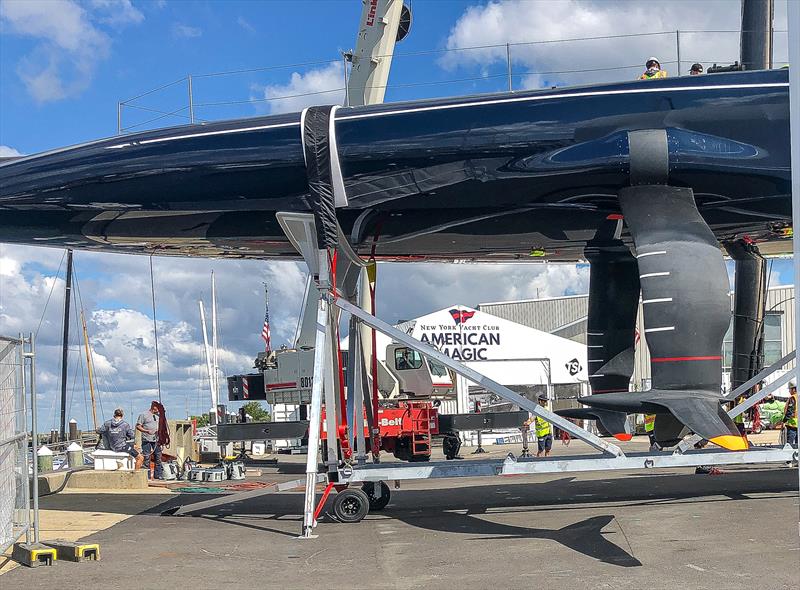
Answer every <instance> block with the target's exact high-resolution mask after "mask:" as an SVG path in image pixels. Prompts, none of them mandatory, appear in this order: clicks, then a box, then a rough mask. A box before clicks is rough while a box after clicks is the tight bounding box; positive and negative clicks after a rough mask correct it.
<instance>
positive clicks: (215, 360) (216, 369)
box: [211, 270, 219, 411]
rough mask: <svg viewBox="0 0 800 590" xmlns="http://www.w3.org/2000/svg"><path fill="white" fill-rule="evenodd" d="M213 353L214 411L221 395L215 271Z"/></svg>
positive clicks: (213, 285)
mask: <svg viewBox="0 0 800 590" xmlns="http://www.w3.org/2000/svg"><path fill="white" fill-rule="evenodd" d="M211 353H212V354H213V355H214V356H213V357H212V361H213V362H212V365H213V369H214V381H213V387H214V392H213V394H212V400H213V402H214V411H216V409H217V396H218V395H219V362H218V357H217V282H216V280H215V279H214V271H213V270H212V271H211Z"/></svg>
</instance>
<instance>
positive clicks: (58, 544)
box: [44, 539, 100, 562]
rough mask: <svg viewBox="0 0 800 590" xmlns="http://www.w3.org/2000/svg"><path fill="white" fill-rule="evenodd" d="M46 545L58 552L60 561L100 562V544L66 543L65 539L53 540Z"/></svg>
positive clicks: (46, 542)
mask: <svg viewBox="0 0 800 590" xmlns="http://www.w3.org/2000/svg"><path fill="white" fill-rule="evenodd" d="M44 544H45V545H47V546H48V547H52V548H53V549H55V550H56V555H57V556H58V559H60V560H62V561H75V562H80V561H99V560H100V545H99V543H86V542H83V541H81V542H74V541H65V540H63V539H53V540H52V541H45V542H44Z"/></svg>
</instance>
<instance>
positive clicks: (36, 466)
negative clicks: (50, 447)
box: [22, 332, 39, 543]
mask: <svg viewBox="0 0 800 590" xmlns="http://www.w3.org/2000/svg"><path fill="white" fill-rule="evenodd" d="M28 342H29V343H30V352H29V353H28V355H25V354H24V351H25V344H24V342H23V344H22V350H23V355H24V356H28V357H29V358H30V363H29V364H28V369H29V371H30V377H29V379H28V387H29V388H30V391H31V431H32V432H31V434H32V435H33V445H32V446H31V449H32V450H33V482H32V484H33V492H32V496H33V542H34V543H38V542H39V456H38V453H39V430H38V424H37V415H36V341H35V340H34V339H33V332H31V333H30V334H28ZM22 370H23V372H24V370H25V367H24V365H23V368H22Z"/></svg>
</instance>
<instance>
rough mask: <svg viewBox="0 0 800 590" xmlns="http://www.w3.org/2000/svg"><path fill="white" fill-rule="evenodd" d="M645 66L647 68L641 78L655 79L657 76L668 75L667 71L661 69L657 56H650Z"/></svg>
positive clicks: (664, 76)
mask: <svg viewBox="0 0 800 590" xmlns="http://www.w3.org/2000/svg"><path fill="white" fill-rule="evenodd" d="M644 67H645V68H647V69H646V70H645V71H644V74H642V75H641V76H639V79H640V80H655V79H656V78H666V77H667V72H665V71H664V70H662V69H661V63H660V62H659V61H658V58H656V57H648V58H647V61H646V62H645V63H644Z"/></svg>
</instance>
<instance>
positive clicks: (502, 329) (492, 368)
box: [342, 305, 588, 412]
mask: <svg viewBox="0 0 800 590" xmlns="http://www.w3.org/2000/svg"><path fill="white" fill-rule="evenodd" d="M398 327H399V328H400V329H402V330H404V331H405V332H407V333H408V334H410V335H411V336H413V337H414V338H417V339H419V340H421V341H422V342H425V343H427V344H430V345H432V346H433V347H435V348H437V349H438V350H440V351H441V352H443V353H444V354H446V355H447V356H449V357H450V358H452V359H454V360H458V361H462V362H464V363H465V364H466V365H467V366H469V367H471V368H473V369H475V370H476V371H478V372H480V373H482V374H483V375H486V376H487V377H489V378H490V379H493V380H494V381H497V382H498V383H501V384H503V385H509V386H513V385H561V384H575V385H579V384H582V383H586V382H587V381H588V374H587V372H586V348H585V347H584V346H583V345H582V344H580V343H578V342H574V341H572V340H567V339H566V338H561V337H560V336H554V335H553V334H548V333H547V332H542V331H540V330H535V329H533V328H529V327H527V326H523V325H521V324H517V323H515V322H511V321H509V320H505V319H503V318H499V317H497V316H494V315H491V314H489V313H485V312H482V311H478V310H476V309H472V308H471V307H466V306H464V305H453V306H450V307H446V308H444V309H440V310H439V311H435V312H433V313H430V314H428V315H424V316H422V317H419V318H416V319H414V320H410V321H407V322H403V323H402V324H400V325H399V326H398ZM390 343H391V338H389V337H388V336H386V335H384V334H381V333H380V332H379V333H378V334H377V336H376V344H377V349H378V351H377V354H378V359H379V360H380V361H385V360H386V359H385V356H386V347H387V346H388V345H389V344H390ZM342 348H343V349H347V340H345V341H344V342H343V343H342ZM459 381H460V382H459V387H458V390H459V396H458V397H459V403H458V408H457V409H456V408H453V409H452V410H450V411H458V412H467V411H470V409H469V408H470V405H469V402H468V399H467V395H468V394H467V391H468V387H467V386H468V385H469V383H468V382H466V381H465V380H459Z"/></svg>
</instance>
